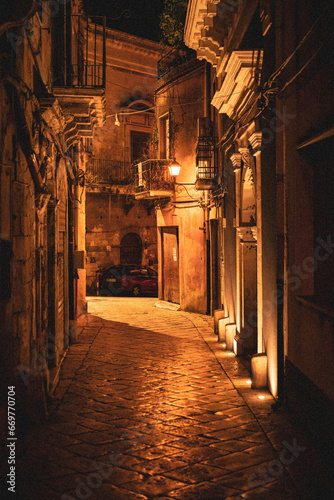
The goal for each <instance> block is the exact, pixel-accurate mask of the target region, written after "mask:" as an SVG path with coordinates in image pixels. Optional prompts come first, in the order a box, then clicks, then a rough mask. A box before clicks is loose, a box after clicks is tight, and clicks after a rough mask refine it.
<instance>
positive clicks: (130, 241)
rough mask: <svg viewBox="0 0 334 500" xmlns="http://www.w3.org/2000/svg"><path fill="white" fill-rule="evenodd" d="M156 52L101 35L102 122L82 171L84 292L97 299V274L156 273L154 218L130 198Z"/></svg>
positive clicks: (148, 133) (142, 43) (149, 108)
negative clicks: (127, 269) (130, 268)
mask: <svg viewBox="0 0 334 500" xmlns="http://www.w3.org/2000/svg"><path fill="white" fill-rule="evenodd" d="M101 43H102V41H101V38H99V39H98V46H101ZM160 50H161V48H160V45H159V44H158V43H156V42H153V41H150V40H145V39H142V38H139V37H136V36H133V35H129V34H126V33H122V32H119V31H116V30H112V29H109V28H107V30H106V101H107V119H106V123H105V125H104V126H103V127H100V128H99V129H95V133H94V136H93V138H92V142H91V146H90V158H89V161H88V165H87V172H86V186H87V194H86V247H87V276H88V278H87V293H92V294H96V286H97V282H98V278H97V275H98V274H97V273H98V271H99V270H100V269H103V268H106V267H109V266H111V265H117V264H136V265H138V264H141V265H148V266H152V267H154V268H155V269H157V265H158V260H157V235H156V213H155V210H154V206H153V204H152V203H151V202H150V201H149V200H136V199H135V182H136V174H137V169H136V164H137V162H138V161H139V160H141V159H142V160H144V159H145V158H147V157H148V154H149V149H151V150H152V148H153V143H154V141H153V127H154V89H155V85H156V82H157V62H158V60H159V59H160Z"/></svg>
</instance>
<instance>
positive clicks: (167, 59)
mask: <svg viewBox="0 0 334 500" xmlns="http://www.w3.org/2000/svg"><path fill="white" fill-rule="evenodd" d="M193 57H194V51H193V50H191V49H189V48H188V47H184V48H175V49H172V50H170V51H169V52H167V54H165V55H164V56H163V57H162V58H161V59H160V60H159V61H158V78H162V77H163V76H165V75H167V73H169V72H170V71H171V70H172V69H174V68H176V67H177V66H179V65H181V64H183V63H184V62H186V61H189V60H190V59H191V58H193Z"/></svg>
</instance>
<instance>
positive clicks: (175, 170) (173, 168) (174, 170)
mask: <svg viewBox="0 0 334 500" xmlns="http://www.w3.org/2000/svg"><path fill="white" fill-rule="evenodd" d="M168 168H169V172H170V175H172V176H173V177H176V176H177V175H179V173H180V170H181V165H180V164H179V162H177V161H176V160H175V158H174V160H173V162H172V163H171V164H170V165H169V166H168Z"/></svg>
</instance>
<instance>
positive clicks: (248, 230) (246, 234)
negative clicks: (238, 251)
mask: <svg viewBox="0 0 334 500" xmlns="http://www.w3.org/2000/svg"><path fill="white" fill-rule="evenodd" d="M236 230H237V235H238V236H239V238H240V240H241V242H242V243H255V242H256V226H239V227H237V228H236Z"/></svg>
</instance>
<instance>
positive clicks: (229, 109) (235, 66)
mask: <svg viewBox="0 0 334 500" xmlns="http://www.w3.org/2000/svg"><path fill="white" fill-rule="evenodd" d="M262 62H263V51H262V50H235V51H233V52H232V53H231V55H230V57H229V59H228V62H227V64H226V67H225V71H224V73H225V78H224V80H223V83H222V85H221V88H220V89H219V90H217V92H216V93H215V95H214V96H213V99H212V101H211V104H212V105H213V106H215V108H217V109H218V111H219V113H226V114H227V115H228V116H229V117H230V118H232V119H234V118H235V117H236V116H237V115H238V111H239V108H240V107H241V105H242V103H243V102H244V100H245V97H246V95H247V93H248V92H250V89H251V87H252V86H253V85H254V83H255V76H256V70H258V71H261V69H262Z"/></svg>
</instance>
